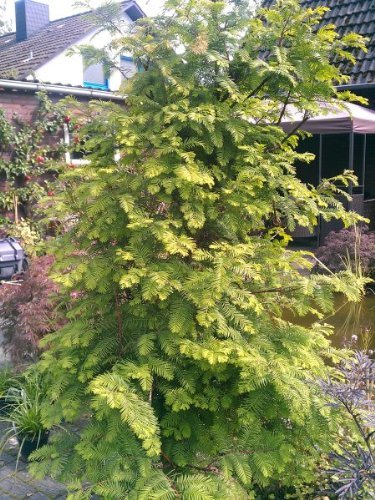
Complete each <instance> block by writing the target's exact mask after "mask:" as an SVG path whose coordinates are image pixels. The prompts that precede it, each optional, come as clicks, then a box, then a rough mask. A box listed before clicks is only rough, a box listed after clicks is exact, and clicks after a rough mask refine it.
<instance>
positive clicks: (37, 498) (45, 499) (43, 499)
mask: <svg viewBox="0 0 375 500" xmlns="http://www.w3.org/2000/svg"><path fill="white" fill-rule="evenodd" d="M0 498H1V497H0ZM30 498H31V500H49V499H50V498H52V497H50V496H47V495H44V493H40V492H38V493H35V494H34V495H32V496H31V497H30Z"/></svg>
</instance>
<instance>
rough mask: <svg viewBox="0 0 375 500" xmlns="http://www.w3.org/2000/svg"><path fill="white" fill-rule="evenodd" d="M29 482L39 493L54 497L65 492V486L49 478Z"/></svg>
mask: <svg viewBox="0 0 375 500" xmlns="http://www.w3.org/2000/svg"><path fill="white" fill-rule="evenodd" d="M31 484H32V485H33V487H34V488H36V489H37V490H38V491H40V492H41V493H44V494H45V495H55V496H54V498H56V497H58V496H59V495H62V496H63V495H64V494H65V493H66V488H65V486H63V485H62V484H59V483H55V481H52V479H50V478H47V479H43V480H41V481H33V482H32V483H31ZM0 488H1V483H0Z"/></svg>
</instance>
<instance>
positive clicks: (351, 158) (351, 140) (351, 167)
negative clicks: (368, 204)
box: [349, 132, 354, 209]
mask: <svg viewBox="0 0 375 500" xmlns="http://www.w3.org/2000/svg"><path fill="white" fill-rule="evenodd" d="M349 170H354V133H353V132H351V133H350V136H349ZM349 194H350V196H352V195H353V183H352V182H351V183H350V184H349ZM352 203H353V200H352V201H351V202H350V205H351V204H352ZM350 205H349V208H350V209H351V208H352V207H351V206H350Z"/></svg>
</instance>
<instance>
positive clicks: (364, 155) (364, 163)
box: [362, 134, 367, 198]
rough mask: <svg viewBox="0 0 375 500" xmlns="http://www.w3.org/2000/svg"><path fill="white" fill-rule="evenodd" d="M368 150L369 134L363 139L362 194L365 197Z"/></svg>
mask: <svg viewBox="0 0 375 500" xmlns="http://www.w3.org/2000/svg"><path fill="white" fill-rule="evenodd" d="M366 150H367V134H365V135H364V137H363V157H362V194H363V198H364V195H365V177H366Z"/></svg>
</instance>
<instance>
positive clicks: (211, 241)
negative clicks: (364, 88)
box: [32, 0, 363, 500]
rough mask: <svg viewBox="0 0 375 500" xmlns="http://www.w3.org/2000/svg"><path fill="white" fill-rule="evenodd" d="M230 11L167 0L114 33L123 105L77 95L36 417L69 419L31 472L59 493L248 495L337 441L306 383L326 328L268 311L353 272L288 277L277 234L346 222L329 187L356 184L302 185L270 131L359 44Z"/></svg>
mask: <svg viewBox="0 0 375 500" xmlns="http://www.w3.org/2000/svg"><path fill="white" fill-rule="evenodd" d="M246 4H247V2H243V1H231V2H229V1H222V2H213V1H209V0H170V1H168V2H167V6H168V8H169V9H170V10H169V12H168V13H166V14H165V15H163V16H161V17H159V18H156V19H154V20H150V19H146V20H142V21H140V22H139V24H138V26H137V28H136V29H135V30H134V32H133V33H131V34H129V35H128V36H126V37H122V38H121V40H118V41H117V43H121V44H122V47H123V50H124V52H127V53H128V52H131V53H132V54H133V57H134V59H135V61H136V63H137V64H138V66H139V68H140V69H141V70H142V71H140V72H139V73H138V74H137V75H136V76H135V77H134V78H133V79H131V81H130V82H129V83H128V86H127V89H126V90H124V92H125V91H126V93H127V95H128V97H127V108H126V109H121V108H119V107H115V106H111V105H105V106H104V105H103V106H101V105H98V104H92V105H91V108H92V109H91V117H92V119H91V121H90V124H89V125H88V126H87V128H86V129H83V132H82V134H83V135H85V134H86V133H87V136H91V139H88V141H87V144H86V148H87V150H89V151H91V156H90V160H91V163H90V164H89V165H87V166H84V167H81V168H78V169H69V170H68V171H67V172H66V174H65V176H64V178H63V180H64V182H65V185H66V190H65V192H64V193H63V194H61V195H60V197H59V198H58V200H57V203H56V206H55V207H54V213H55V214H56V211H57V213H58V214H59V216H60V217H61V218H64V219H65V220H69V221H72V222H71V223H70V229H69V230H68V231H67V232H66V233H65V234H63V235H62V236H61V237H59V238H58V240H57V248H56V254H57V261H58V264H57V267H56V271H57V272H56V279H58V281H59V283H60V286H61V287H62V289H63V290H66V300H67V301H69V302H70V312H69V323H68V324H67V325H66V326H64V327H63V328H62V329H60V330H59V331H57V332H56V333H53V334H51V335H49V336H48V337H47V338H46V340H45V341H44V342H45V345H46V346H47V345H48V347H49V349H48V351H47V352H46V353H45V355H44V356H43V359H42V360H41V362H40V364H39V368H40V370H41V371H42V372H43V376H44V377H45V378H46V380H47V382H48V385H49V397H50V400H51V404H50V405H48V406H47V407H45V408H44V419H45V424H46V425H47V426H48V427H52V426H54V425H56V424H59V423H61V422H62V421H63V420H64V421H65V422H77V421H78V422H79V425H80V426H81V431H80V432H79V433H71V434H69V433H62V434H57V435H55V436H54V437H52V438H51V444H50V445H48V446H46V447H44V448H42V449H41V450H39V451H37V452H36V453H35V454H34V458H35V462H34V465H33V466H32V469H33V471H34V472H35V473H37V474H39V475H43V474H45V473H48V474H52V475H53V476H54V477H57V478H59V479H60V480H62V481H65V482H67V483H70V485H71V488H72V491H74V492H75V493H74V494H72V498H89V496H90V494H91V493H92V492H95V493H97V494H99V495H101V496H102V497H103V498H115V499H117V498H129V499H138V500H139V499H145V500H146V499H147V500H149V499H156V498H158V499H161V498H163V499H174V498H184V499H222V498H233V499H236V500H237V499H241V498H251V497H252V495H253V493H252V491H253V490H254V488H257V491H269V490H265V489H266V488H271V487H272V488H274V487H275V485H276V484H277V485H278V488H279V489H282V488H291V487H293V485H296V484H301V483H303V482H310V481H313V479H314V466H315V464H316V463H317V461H318V460H319V459H320V456H321V454H322V453H323V452H324V450H327V449H329V446H330V444H331V443H332V441H334V440H335V430H336V428H337V426H338V425H339V423H338V420H337V419H336V417H335V416H334V415H333V414H332V413H331V412H332V410H330V409H328V408H326V407H325V406H324V403H323V402H322V399H319V395H318V394H317V389H316V386H315V385H314V384H311V380H312V379H313V378H314V377H316V376H319V377H323V376H324V373H325V370H326V369H325V361H327V359H332V358H333V359H337V357H338V356H339V355H340V353H338V352H336V351H334V350H333V349H332V348H331V347H330V342H329V339H328V335H329V333H330V330H329V328H328V327H326V326H324V325H322V324H319V323H316V324H314V325H313V326H312V327H311V328H305V327H302V326H298V325H297V324H294V323H292V322H290V321H286V320H285V319H283V313H284V312H285V311H286V310H290V311H292V312H293V313H294V314H295V315H296V316H298V315H305V314H307V313H312V312H313V313H315V314H317V315H318V316H319V314H322V312H327V311H329V310H330V309H331V307H332V296H333V293H334V292H340V293H343V294H345V295H346V296H347V297H348V299H349V300H352V301H356V300H358V299H359V297H360V294H361V290H362V287H363V281H361V278H357V277H356V276H355V275H353V274H352V273H351V271H350V270H345V271H342V272H340V273H339V274H337V275H326V274H313V275H311V276H309V275H306V273H301V272H300V270H301V268H308V267H309V265H310V264H309V262H308V259H306V256H305V254H303V253H301V252H292V251H290V250H288V248H287V242H288V239H289V236H288V231H290V230H293V228H294V227H295V225H296V224H297V223H298V224H301V225H305V226H308V227H312V226H313V225H314V224H317V221H318V217H319V216H322V217H323V219H325V220H329V219H331V218H341V219H343V220H344V222H345V224H347V225H350V224H352V223H353V222H354V221H355V220H356V219H357V218H358V217H357V216H355V215H354V214H352V213H346V212H345V211H344V209H343V207H342V205H341V203H340V202H338V201H337V200H336V199H335V197H336V196H337V195H340V194H341V195H344V193H343V191H341V190H340V189H339V187H337V186H338V185H345V184H346V185H348V183H350V182H354V178H353V176H352V174H351V173H350V172H347V173H345V174H343V175H342V176H340V177H338V178H336V179H333V180H324V181H323V183H322V185H320V186H319V187H317V188H315V187H313V186H309V185H305V184H303V183H301V181H300V180H298V179H297V178H296V176H295V168H294V166H293V164H294V162H295V161H296V160H297V159H305V160H306V161H309V159H311V158H310V156H309V155H301V154H299V153H297V152H296V151H295V146H296V144H297V142H298V134H297V131H295V133H294V134H288V135H287V134H286V133H285V132H283V130H282V129H281V128H280V127H279V126H278V123H279V122H280V121H281V119H282V117H283V114H284V112H285V109H286V105H287V104H288V103H293V105H294V106H295V107H296V108H297V109H299V110H301V111H303V112H306V116H309V115H311V114H313V113H314V112H317V111H318V110H319V103H321V102H322V101H325V102H336V101H337V100H338V98H339V96H338V94H337V92H336V90H335V88H334V84H335V83H337V82H343V81H344V78H343V77H342V76H340V74H339V72H338V70H337V69H336V68H335V67H333V66H332V65H331V64H330V62H329V60H330V58H331V57H332V56H337V57H349V55H348V53H347V52H346V49H347V48H350V47H352V46H358V47H361V46H362V41H361V40H360V39H359V38H358V37H356V36H354V35H347V36H346V37H345V38H343V39H339V38H338V36H337V34H336V33H335V30H334V28H333V27H331V26H329V27H325V28H322V29H320V30H318V31H317V32H316V33H315V31H316V27H317V25H318V23H319V20H320V19H321V16H322V14H323V13H324V9H322V8H318V9H316V10H311V9H309V10H306V11H303V10H301V9H300V7H299V5H298V3H297V2H296V1H295V0H286V1H281V2H277V3H276V6H275V8H274V9H273V10H265V11H261V12H260V13H258V17H257V18H251V17H248V16H247V14H246V10H245V9H244V6H246ZM259 54H263V57H260V56H259ZM344 97H346V98H350V95H348V94H346V95H345V96H344ZM98 112H99V113H98ZM296 134H297V135H296ZM116 150H118V151H120V154H121V158H120V160H118V161H115V160H114V152H115V151H116ZM288 316H290V315H288ZM265 498H267V496H266V497H265Z"/></svg>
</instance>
